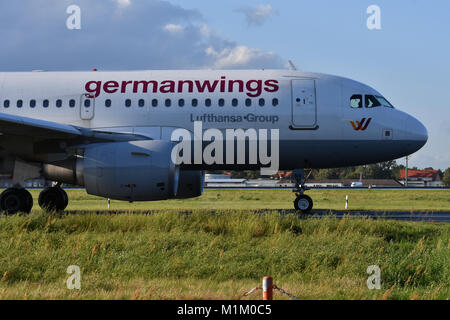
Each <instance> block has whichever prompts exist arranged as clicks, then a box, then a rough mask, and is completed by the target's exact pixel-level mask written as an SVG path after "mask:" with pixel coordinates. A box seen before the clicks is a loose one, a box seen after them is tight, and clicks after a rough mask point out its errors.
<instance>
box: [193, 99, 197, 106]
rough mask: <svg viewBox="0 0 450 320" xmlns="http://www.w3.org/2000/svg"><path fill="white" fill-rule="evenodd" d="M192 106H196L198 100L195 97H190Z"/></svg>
mask: <svg viewBox="0 0 450 320" xmlns="http://www.w3.org/2000/svg"><path fill="white" fill-rule="evenodd" d="M192 106H193V107H196V106H198V100H197V99H192Z"/></svg>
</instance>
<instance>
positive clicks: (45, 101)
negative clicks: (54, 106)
mask: <svg viewBox="0 0 450 320" xmlns="http://www.w3.org/2000/svg"><path fill="white" fill-rule="evenodd" d="M48 105H49V102H48V100H44V101H42V106H43V107H44V108H48Z"/></svg>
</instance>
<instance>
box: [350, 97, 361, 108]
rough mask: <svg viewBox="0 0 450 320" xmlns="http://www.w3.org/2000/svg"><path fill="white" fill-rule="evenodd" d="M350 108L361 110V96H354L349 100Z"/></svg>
mask: <svg viewBox="0 0 450 320" xmlns="http://www.w3.org/2000/svg"><path fill="white" fill-rule="evenodd" d="M350 107H351V108H355V109H356V108H362V95H361V94H355V95H353V96H352V97H351V98H350Z"/></svg>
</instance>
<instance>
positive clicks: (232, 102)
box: [231, 98, 239, 107]
mask: <svg viewBox="0 0 450 320" xmlns="http://www.w3.org/2000/svg"><path fill="white" fill-rule="evenodd" d="M238 104H239V100H238V99H236V98H234V99H233V100H232V101H231V105H232V106H233V107H237V106H238Z"/></svg>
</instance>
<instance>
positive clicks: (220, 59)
mask: <svg viewBox="0 0 450 320" xmlns="http://www.w3.org/2000/svg"><path fill="white" fill-rule="evenodd" d="M205 52H206V54H207V55H209V56H212V57H214V60H215V61H214V63H213V67H214V68H217V69H232V68H237V69H240V68H274V67H275V68H276V67H279V66H281V64H282V61H281V59H280V58H279V56H278V55H277V54H276V53H274V52H266V51H262V50H260V49H253V48H249V47H246V46H235V47H231V48H225V49H223V50H221V51H219V52H217V51H216V50H214V48H212V47H208V48H207V49H206V51H205Z"/></svg>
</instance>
